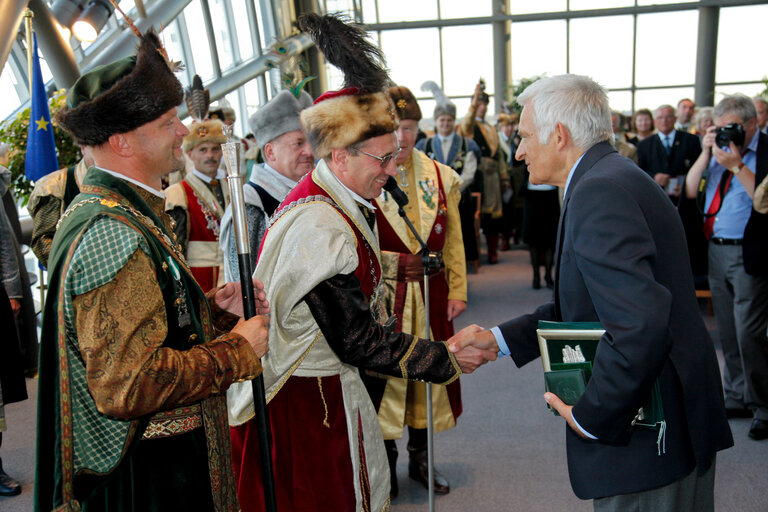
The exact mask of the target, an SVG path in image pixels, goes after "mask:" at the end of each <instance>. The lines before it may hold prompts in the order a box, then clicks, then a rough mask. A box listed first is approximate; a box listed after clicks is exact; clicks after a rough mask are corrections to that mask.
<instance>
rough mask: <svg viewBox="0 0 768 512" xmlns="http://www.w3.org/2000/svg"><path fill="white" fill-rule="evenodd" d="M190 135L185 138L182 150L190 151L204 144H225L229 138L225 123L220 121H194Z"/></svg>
mask: <svg viewBox="0 0 768 512" xmlns="http://www.w3.org/2000/svg"><path fill="white" fill-rule="evenodd" d="M187 128H189V134H188V135H187V136H186V137H184V142H182V144H181V148H182V149H183V150H184V151H189V150H190V149H194V148H195V147H197V146H199V145H200V144H202V143H203V142H212V143H214V144H224V143H225V142H227V136H226V135H224V123H222V122H221V121H219V120H218V119H206V120H205V121H192V123H190V125H189V126H187Z"/></svg>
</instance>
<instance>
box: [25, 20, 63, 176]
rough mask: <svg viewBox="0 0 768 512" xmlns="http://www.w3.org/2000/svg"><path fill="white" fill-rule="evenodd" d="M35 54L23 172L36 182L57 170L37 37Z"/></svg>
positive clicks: (57, 163) (35, 39) (35, 37)
mask: <svg viewBox="0 0 768 512" xmlns="http://www.w3.org/2000/svg"><path fill="white" fill-rule="evenodd" d="M34 41H35V53H34V56H33V58H32V109H31V112H30V114H29V135H28V136H27V156H26V165H25V170H26V174H27V178H28V179H30V180H32V181H37V180H39V179H40V178H42V177H43V176H45V175H46V174H48V173H51V172H53V171H55V170H57V169H58V168H59V162H58V160H57V159H56V141H55V140H54V138H53V125H52V124H51V113H50V111H49V110H48V99H47V98H46V96H45V84H44V83H43V75H42V73H41V72H40V58H39V57H38V56H37V35H35V36H34Z"/></svg>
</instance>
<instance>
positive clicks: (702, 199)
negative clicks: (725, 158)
mask: <svg viewBox="0 0 768 512" xmlns="http://www.w3.org/2000/svg"><path fill="white" fill-rule="evenodd" d="M731 178H733V173H732V172H731V171H729V170H728V169H726V170H725V171H724V172H723V175H722V176H720V183H719V184H718V185H717V192H716V193H715V197H719V199H720V201H718V202H717V204H716V205H715V197H713V198H712V203H711V204H710V205H709V206H710V208H709V211H704V206H705V205H706V203H707V182H708V181H709V171H707V172H706V173H704V176H702V177H701V180H699V188H698V190H697V191H696V208H698V210H699V213H701V214H702V215H703V216H704V217H707V218H708V217H714V216H715V215H717V214H718V213H719V212H720V208H722V207H723V198H724V197H725V194H726V192H728V186H729V185H730V184H731ZM712 206H715V208H716V209H715V210H714V211H712Z"/></svg>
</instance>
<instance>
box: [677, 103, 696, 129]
mask: <svg viewBox="0 0 768 512" xmlns="http://www.w3.org/2000/svg"><path fill="white" fill-rule="evenodd" d="M695 113H696V104H695V103H694V102H693V100H691V99H690V98H683V99H682V100H680V101H678V102H677V119H676V120H675V130H680V131H681V132H688V133H693V132H694V131H695V129H696V126H694V125H693V115H694V114H695Z"/></svg>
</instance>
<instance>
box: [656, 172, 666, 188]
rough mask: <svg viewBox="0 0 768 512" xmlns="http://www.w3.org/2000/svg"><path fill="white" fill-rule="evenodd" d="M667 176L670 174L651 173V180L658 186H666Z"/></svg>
mask: <svg viewBox="0 0 768 512" xmlns="http://www.w3.org/2000/svg"><path fill="white" fill-rule="evenodd" d="M669 178H670V175H669V174H666V173H663V172H657V173H656V174H654V175H653V181H655V182H656V183H658V184H659V186H660V187H666V186H667V185H669Z"/></svg>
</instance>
